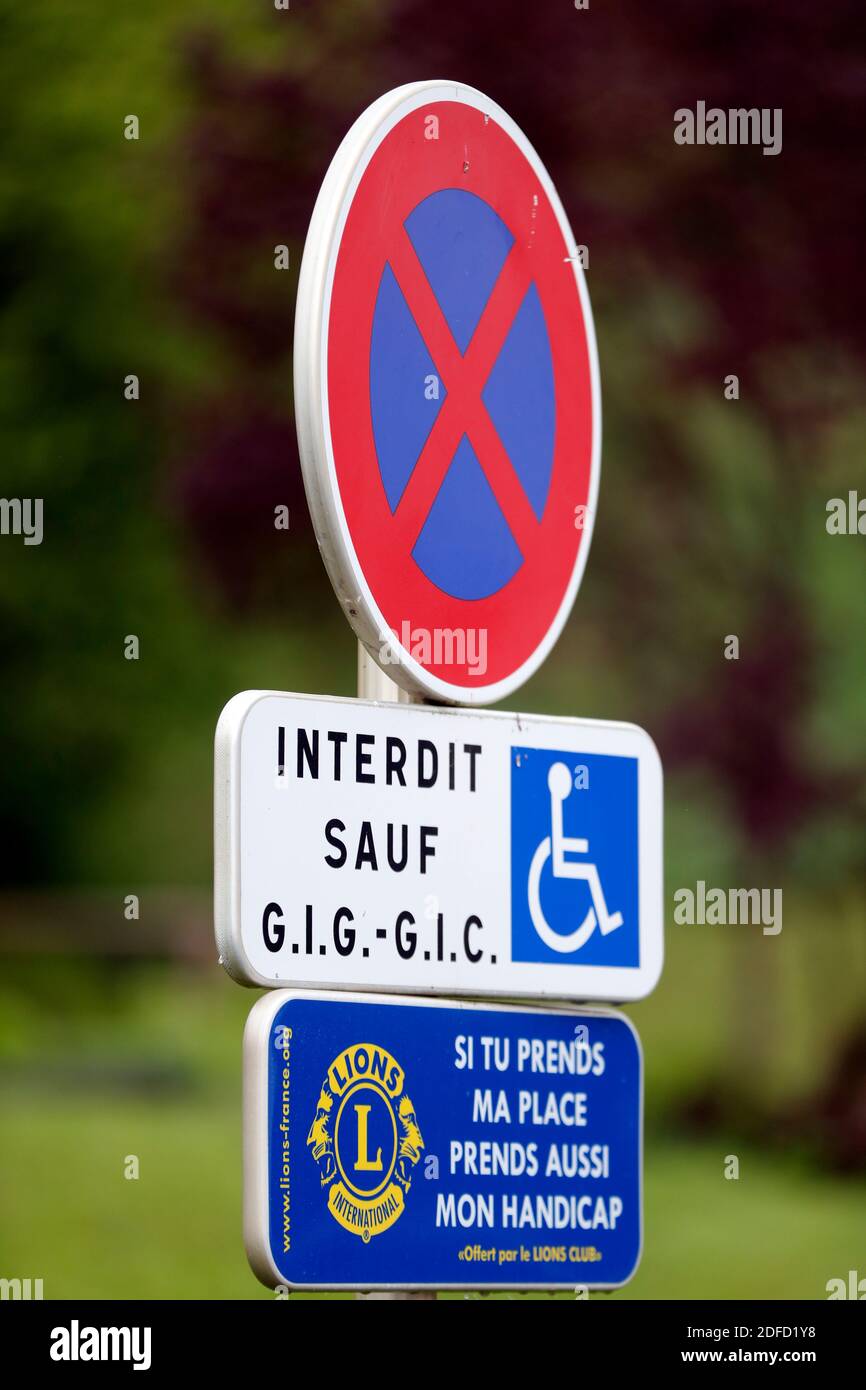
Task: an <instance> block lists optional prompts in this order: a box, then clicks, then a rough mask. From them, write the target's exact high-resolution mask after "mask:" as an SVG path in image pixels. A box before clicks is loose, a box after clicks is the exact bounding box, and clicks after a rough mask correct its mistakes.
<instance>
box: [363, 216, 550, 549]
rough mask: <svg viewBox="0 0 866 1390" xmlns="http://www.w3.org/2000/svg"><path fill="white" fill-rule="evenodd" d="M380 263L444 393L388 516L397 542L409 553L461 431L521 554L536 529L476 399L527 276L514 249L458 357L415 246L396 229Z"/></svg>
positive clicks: (520, 298)
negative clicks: (394, 283) (401, 300)
mask: <svg viewBox="0 0 866 1390" xmlns="http://www.w3.org/2000/svg"><path fill="white" fill-rule="evenodd" d="M387 259H388V262H389V263H390V266H391V269H392V271H393V273H394V276H395V278H396V280H397V284H398V285H399V287H400V289H401V291H402V293H403V298H404V299H405V301H406V304H407V306H408V309H409V312H410V314H411V315H412V317H413V319H414V320H415V323H416V324H417V327H418V331H419V332H420V334H421V336H422V338H423V339H424V342H425V344H426V346H427V350H428V352H429V353H430V356H431V357H432V359H433V361H434V363H435V364H436V367H437V370H438V372H439V375H440V378H441V380H442V381H443V383H444V385H445V390H446V392H447V394H446V396H445V400H444V401H443V403H442V408H441V410H440V411H439V414H438V415H437V417H436V420H435V422H434V424H433V428H432V429H431V431H430V433H429V435H428V436H427V440H426V443H425V444H424V447H423V449H422V450H421V453H420V454H419V456H418V460H417V462H416V464H415V467H414V469H413V470H412V473H411V474H410V476H409V480H408V482H407V484H406V487H405V489H404V491H403V495H402V497H401V498H400V500H399V502H398V504H397V509H396V512H395V514H394V516H395V525H396V529H397V533H398V541H397V543H398V545H400V544H402V545H403V546H405V549H406V552H407V553H408V552H410V551H411V550H412V548H413V546H414V544H415V541H416V540H417V538H418V535H419V534H420V531H421V528H422V527H423V525H424V522H425V521H426V520H427V517H428V515H429V512H430V508H431V506H432V505H433V501H434V499H435V497H436V494H437V493H438V491H439V489H440V487H441V486H442V482H443V480H444V478H445V474H446V473H447V471H448V467H449V465H450V463H451V460H452V459H453V457H454V454H455V451H456V450H457V447H458V445H459V443H460V440H461V439H462V437H463V435H464V434H465V435H466V436H467V438H468V439H469V440H470V442H471V444H472V447H473V449H474V450H475V454H476V456H477V458H478V461H479V463H480V465H481V467H482V469H483V471H484V475H485V477H486V478H487V481H488V483H489V484H490V487H491V489H492V490H493V493H494V495H495V497H496V500H497V501H498V503H499V506H500V508H501V509H502V513H503V515H504V517H505V520H506V521H507V523H508V526H509V529H510V531H511V534H512V535H513V537H514V539H515V541H516V542H517V545H518V547H519V549H520V551H521V553H522V554H523V555H526V554H527V553H528V551H529V549H530V547H531V537H532V536H533V535H534V533H535V532H536V531H537V530H538V519H537V517H536V515H535V512H534V511H533V510H532V506H531V504H530V501H529V498H528V497H527V495H526V492H525V491H524V488H523V485H522V483H521V482H520V479H519V477H518V476H517V473H516V472H515V471H514V466H513V464H512V462H511V459H510V458H509V457H508V453H507V451H506V449H505V447H504V445H503V443H502V440H501V439H500V438H499V435H498V433H497V431H496V426H495V425H494V423H493V421H492V420H491V418H490V415H489V413H488V411H487V408H486V407H485V405H484V402H483V400H482V398H481V392H482V391H483V389H484V386H485V383H486V381H487V378H488V377H489V375H490V373H491V371H492V369H493V365H494V363H495V361H496V359H497V357H498V356H499V354H500V352H501V350H502V347H503V345H504V343H505V340H506V338H507V337H508V333H509V331H510V329H511V325H512V324H513V322H514V318H515V315H516V313H517V311H518V309H519V308H520V305H521V304H522V303H523V300H524V297H525V295H526V292H527V290H528V289H529V284H530V278H529V274H528V271H527V269H526V264H525V258H524V260H523V264H521V257H520V255H519V254H518V248H517V246H516V245H514V246H512V248H511V251H510V252H509V254H508V256H507V257H506V260H505V264H504V265H503V267H502V270H501V271H500V273H499V277H498V279H497V281H496V284H495V285H494V287H493V289H492V291H491V294H490V298H489V299H488V301H487V304H486V305H485V308H484V313H483V314H482V316H481V319H480V321H479V323H478V326H477V327H476V329H475V332H474V334H473V336H472V341H471V342H470V344H469V346H468V348H467V349H466V353H465V355H464V354H463V353H461V352H460V349H459V348H458V346H457V344H456V342H455V341H454V336H453V334H452V332H451V330H450V328H449V327H448V324H447V322H446V320H445V316H444V314H443V313H442V310H441V309H440V307H439V302H438V300H437V299H436V296H435V294H434V293H433V290H432V288H431V286H430V282H429V281H428V279H427V277H426V275H425V274H424V271H423V269H422V267H421V263H420V261H419V260H418V257H417V255H416V254H415V248H414V247H413V245H412V242H411V241H410V239H409V236H408V233H407V232H406V230H405V228H404V227H400V229H399V231H398V232H397V234H396V236H395V237H394V238H393V240H392V243H391V245H390V247H389V250H388V257H387Z"/></svg>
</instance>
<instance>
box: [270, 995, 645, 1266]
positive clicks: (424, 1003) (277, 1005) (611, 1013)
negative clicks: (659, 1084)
mask: <svg viewBox="0 0 866 1390" xmlns="http://www.w3.org/2000/svg"><path fill="white" fill-rule="evenodd" d="M339 998H340V999H341V1000H343V1001H345V1002H351V1003H361V1004H391V1005H402V1006H405V1005H407V1004H408V1005H411V1006H414V1007H416V1008H430V1009H464V1010H467V1011H474V1012H478V1011H481V1012H488V1013H489V1012H496V1013H519V1014H543V1015H547V1016H550V1015H551V1014H558V1015H560V1016H566V1017H575V1016H576V1017H587V1016H589V1017H595V1018H616V1019H619V1020H620V1021H621V1022H622V1023H625V1024H626V1025H627V1027H628V1029H629V1031H630V1032H631V1034H632V1037H633V1038H634V1040H635V1043H636V1045H637V1051H638V1059H639V1062H640V1086H639V1090H638V1160H637V1161H638V1222H639V1240H638V1250H637V1258H636V1260H635V1262H634V1266H633V1268H632V1269H631V1270H630V1271H629V1273H628V1275H627V1276H626V1278H625V1279H623V1280H621V1281H620V1283H618V1284H610V1283H602V1284H594V1283H591V1282H590V1281H588V1280H578V1281H575V1280H573V1279H570V1280H569V1281H568V1282H567V1283H558V1284H557V1283H550V1284H536V1283H533V1284H499V1283H496V1284H485V1283H478V1282H472V1283H469V1284H438V1283H437V1284H339V1283H329V1284H289V1283H287V1282H286V1279H285V1277H284V1276H283V1275H282V1274H280V1272H279V1270H278V1269H277V1267H276V1265H275V1264H274V1260H273V1255H272V1254H271V1245H270V1230H269V1221H268V1067H267V1059H268V1057H269V1046H270V1042H269V1039H270V1032H271V1025H272V1023H273V1020H274V1018H275V1016H276V1014H277V1012H278V1011H279V1010H280V1009H281V1008H282V1006H283V1004H285V1003H287V1002H288V1001H289V1000H290V999H324V1000H328V1001H329V1002H331V1003H333V1002H334V995H333V994H332V993H330V992H328V991H325V990H307V989H280V990H271V991H270V992H269V993H268V994H266V995H264V996H263V997H262V998H261V999H259V1000H257V1001H256V1003H255V1004H254V1005H253V1007H252V1009H251V1010H250V1012H249V1015H248V1017H247V1021H246V1025H245V1027H244V1041H243V1175H244V1176H243V1229H244V1246H245V1248H246V1252H247V1259H248V1260H249V1262H250V1266H251V1267H252V1270H253V1272H254V1274H255V1275H256V1278H257V1279H259V1280H260V1281H261V1283H263V1284H264V1285H265V1287H266V1288H269V1289H277V1288H285V1289H296V1290H297V1291H298V1292H299V1293H305V1292H310V1293H325V1292H329V1291H332V1290H333V1291H334V1292H340V1291H341V1292H346V1291H351V1290H356V1291H358V1292H367V1290H368V1289H369V1290H374V1289H385V1290H395V1291H396V1290H405V1291H406V1292H408V1293H412V1292H419V1293H420V1292H428V1291H430V1290H434V1289H436V1290H438V1289H443V1290H447V1291H451V1290H455V1291H458V1290H467V1291H469V1290H482V1291H485V1292H489V1293H522V1292H527V1293H565V1292H567V1291H569V1290H574V1289H576V1288H586V1289H591V1290H592V1291H593V1292H596V1291H599V1292H603V1291H605V1290H612V1289H621V1288H624V1287H625V1285H626V1284H628V1283H630V1282H631V1280H632V1279H633V1278H634V1276H635V1274H636V1273H637V1271H638V1269H639V1268H640V1262H641V1259H642V1258H643V1244H644V1211H643V1207H644V1171H643V1170H644V1085H645V1065H644V1053H643V1046H642V1044H641V1040H640V1034H639V1033H638V1031H637V1028H636V1027H635V1025H634V1023H633V1021H632V1020H631V1019H630V1018H629V1016H628V1014H624V1013H621V1012H620V1011H619V1010H618V1009H604V1008H596V1007H592V1006H580V1007H577V1006H576V1007H573V1008H557V1009H544V1008H532V1007H525V1006H523V1005H514V1004H510V1005H509V1004H497V1003H493V1002H485V1003H472V1002H469V1001H467V1000H460V999H428V998H424V997H421V998H419V997H418V996H417V995H405V996H401V995H395V994H388V995H385V994H356V993H353V994H347V993H343V994H341V995H340V996H339Z"/></svg>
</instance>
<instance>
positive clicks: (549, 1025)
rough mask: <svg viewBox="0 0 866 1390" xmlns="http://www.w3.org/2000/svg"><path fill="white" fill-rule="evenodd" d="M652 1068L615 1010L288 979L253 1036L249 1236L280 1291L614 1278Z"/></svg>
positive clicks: (627, 1232)
mask: <svg viewBox="0 0 866 1390" xmlns="http://www.w3.org/2000/svg"><path fill="white" fill-rule="evenodd" d="M642 1076H643V1063H642V1055H641V1048H640V1041H639V1038H638V1036H637V1033H636V1031H635V1029H634V1027H633V1026H632V1024H631V1022H630V1020H629V1019H627V1018H625V1017H624V1016H623V1015H622V1014H617V1013H612V1012H603V1011H600V1010H599V1011H595V1010H591V1009H585V1010H582V1011H580V1012H576V1011H575V1012H571V1011H570V1012H564V1011H555V1012H554V1011H553V1010H548V1009H519V1008H510V1007H506V1006H502V1007H493V1006H487V1005H480V1004H463V1003H456V1002H454V1003H452V1002H444V1001H438V1000H428V999H408V998H395V997H393V996H390V997H382V996H371V995H367V996H364V997H360V996H351V995H341V996H339V997H334V996H333V995H330V996H326V995H322V994H305V993H298V992H295V991H288V990H280V991H273V992H271V993H269V994H267V995H265V996H264V997H263V998H262V999H260V1000H259V1002H258V1003H257V1004H256V1005H255V1006H254V1008H253V1010H252V1012H251V1014H250V1017H249V1020H248V1022H247V1027H246V1032H245V1036H244V1231H245V1239H246V1245H247V1251H248V1254H249V1257H250V1261H251V1263H252V1266H253V1268H254V1270H255V1272H256V1274H257V1275H258V1276H259V1278H260V1279H261V1280H262V1281H263V1282H264V1283H265V1284H267V1285H268V1286H269V1287H271V1288H276V1287H278V1286H280V1285H282V1286H286V1287H288V1288H301V1289H338V1288H348V1289H371V1288H400V1289H413V1288H434V1289H446V1288H468V1289H479V1288H481V1289H497V1288H501V1289H531V1288H543V1289H578V1288H581V1287H586V1288H613V1287H617V1286H618V1285H620V1284H624V1283H625V1282H626V1281H627V1280H628V1279H630V1278H631V1276H632V1275H633V1274H634V1271H635V1269H636V1267H637V1264H638V1261H639V1259H640V1250H641V1230H642V1192H641V1185H642V1153H641V1145H642V1104H643V1080H642Z"/></svg>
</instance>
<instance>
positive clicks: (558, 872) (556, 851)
mask: <svg viewBox="0 0 866 1390" xmlns="http://www.w3.org/2000/svg"><path fill="white" fill-rule="evenodd" d="M547 785H548V788H549V789H550V834H549V835H546V836H545V838H544V839H543V840H542V841H541V844H540V845H539V846H538V848H537V850H536V851H535V854H534V855H533V856H532V863H531V864H530V866H529V881H528V884H527V893H528V898H529V915H530V917H531V918H532V925H533V926H534V927H535V930H536V931H537V932H538V935H539V936H540V937H541V940H542V941H543V942H544V943H545V945H546V946H549V947H550V949H551V950H552V951H559V952H560V953H561V954H563V955H566V954H570V953H571V952H572V951H579V950H580V948H581V946H583V945H584V944H585V943H586V942H587V941H588V940H589V938H590V937H591V936H592V933H593V932H594V931H595V929H596V927H598V928H599V930H600V931H601V933H602V936H607V934H608V932H612V931H615V930H616V928H617V927H621V926H622V913H621V912H610V913H609V912H608V910H607V904H606V903H605V900H604V892H603V890H602V886H601V879H600V878H599V876H598V869H597V868H596V866H595V864H589V863H587V862H581V861H579V860H574V859H566V857H565V856H566V854H568V853H570V854H588V852H589V840H582V839H577V840H575V839H569V838H567V837H566V836H565V835H564V834H563V831H562V805H563V802H564V801H567V800H568V797H569V795H570V794H571V773H570V772H569V770H568V768H567V767H566V765H565V763H554V764H553V766H552V767H551V769H550V771H549V772H548V774H547ZM551 856H552V857H553V876H554V878H574V879H584V880H585V881H586V882H587V883H588V884H589V891H590V893H591V895H592V907H591V908H590V909H589V911H588V912H587V914H586V916H585V917H584V919H583V921H582V922H581V924H580V926H578V927H575V929H574V931H572V932H567V933H561V932H555V931H554V930H553V929H552V928H551V927H550V926H549V925H548V923H547V921H546V919H545V916H544V913H543V912H542V909H541V893H540V888H541V872H542V870H543V868H544V866H545V864H546V863H547V860H548V858H550V857H551Z"/></svg>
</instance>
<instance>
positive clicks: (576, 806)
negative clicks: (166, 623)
mask: <svg viewBox="0 0 866 1390" xmlns="http://www.w3.org/2000/svg"><path fill="white" fill-rule="evenodd" d="M214 862H215V868H214V888H215V920H216V936H217V946H218V948H219V952H220V958H221V960H222V963H223V965H225V967H226V969H227V970H228V971H229V973H230V974H231V975H232V976H233V977H234V978H235V979H238V980H241V981H243V982H245V983H248V984H253V985H265V986H275V985H296V986H297V985H315V986H318V987H326V988H329V989H358V988H362V989H382V990H399V991H410V992H411V991H415V992H419V993H424V994H452V995H453V994H457V995H493V996H498V997H505V998H508V997H511V998H520V997H523V998H529V999H538V998H554V999H605V1000H629V999H640V998H642V997H643V996H644V995H646V994H648V993H649V992H650V991H651V990H652V989H653V988H654V986H655V984H656V983H657V981H658V978H659V975H660V973H661V968H662V954H663V940H662V937H663V928H662V923H663V908H662V882H663V874H662V770H661V763H660V761H659V757H658V753H657V752H656V748H655V745H654V744H653V742H652V740H651V739H650V737H649V735H648V734H646V733H644V731H643V730H642V729H639V728H637V727H636V726H635V725H632V724H616V723H607V722H602V721H600V720H584V719H553V718H546V717H543V716H538V715H524V714H503V713H499V712H491V711H486V710H485V711H480V710H479V711H475V710H473V711H469V710H465V709H445V708H443V709H433V708H430V707H429V706H418V705H400V704H396V703H395V704H390V703H387V704H377V703H370V702H367V701H363V700H347V699H334V698H329V697H322V696H308V695H289V694H279V693H276V692H271V691H247V692H245V693H244V694H241V695H236V696H235V698H234V699H233V700H230V701H229V703H228V704H227V705H226V707H225V709H224V710H223V712H222V715H221V716H220V720H219V724H218V725H217V731H216V745H215V861H214Z"/></svg>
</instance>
